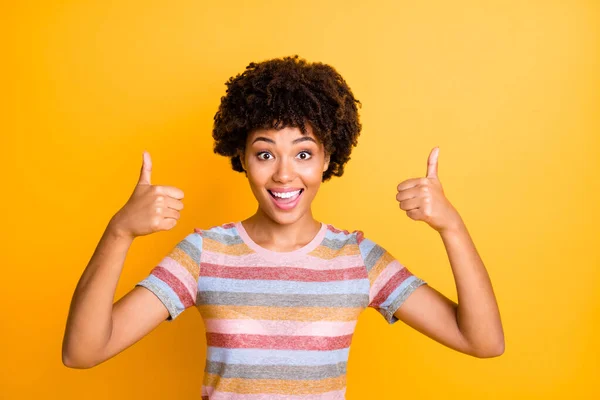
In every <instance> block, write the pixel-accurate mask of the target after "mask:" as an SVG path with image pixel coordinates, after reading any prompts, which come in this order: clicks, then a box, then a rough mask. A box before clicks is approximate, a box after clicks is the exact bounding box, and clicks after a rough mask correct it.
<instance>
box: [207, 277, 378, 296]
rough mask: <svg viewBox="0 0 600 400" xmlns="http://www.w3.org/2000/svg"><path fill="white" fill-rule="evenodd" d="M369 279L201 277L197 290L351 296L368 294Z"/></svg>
mask: <svg viewBox="0 0 600 400" xmlns="http://www.w3.org/2000/svg"><path fill="white" fill-rule="evenodd" d="M369 287H370V284H369V279H367V278H362V279H348V280H343V281H332V282H299V281H272V280H251V279H231V278H213V277H207V276H202V277H200V279H199V282H198V290H200V291H213V292H239V293H274V294H353V293H358V294H362V293H369Z"/></svg>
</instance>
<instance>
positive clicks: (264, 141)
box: [240, 124, 329, 224]
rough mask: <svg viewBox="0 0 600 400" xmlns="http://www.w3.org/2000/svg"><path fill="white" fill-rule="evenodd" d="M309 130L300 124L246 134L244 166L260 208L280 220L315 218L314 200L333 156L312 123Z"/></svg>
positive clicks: (271, 217)
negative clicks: (313, 216) (327, 151)
mask: <svg viewBox="0 0 600 400" xmlns="http://www.w3.org/2000/svg"><path fill="white" fill-rule="evenodd" d="M306 130H307V134H306V135H303V134H302V131H301V130H300V129H299V128H295V127H293V128H292V127H285V128H283V129H280V130H277V129H256V130H254V131H252V132H250V133H249V134H248V137H247V138H246V150H245V154H242V155H241V157H240V158H241V160H242V166H243V167H244V169H245V170H246V176H247V177H248V182H249V183H250V188H251V189H252V192H253V193H254V197H256V200H257V201H258V205H259V212H260V213H262V214H264V216H267V217H268V218H270V219H271V220H273V221H275V222H277V223H279V224H291V223H294V222H297V221H299V220H301V219H303V218H309V219H311V218H312V213H311V209H310V207H311V203H312V200H313V199H314V198H315V196H316V194H317V191H318V190H319V187H320V186H321V180H322V177H323V172H325V171H326V170H327V168H328V167H329V156H327V155H326V154H325V153H326V152H325V148H324V146H323V144H322V143H321V142H320V141H319V139H317V137H316V136H314V134H313V131H312V128H311V126H310V124H307V125H306Z"/></svg>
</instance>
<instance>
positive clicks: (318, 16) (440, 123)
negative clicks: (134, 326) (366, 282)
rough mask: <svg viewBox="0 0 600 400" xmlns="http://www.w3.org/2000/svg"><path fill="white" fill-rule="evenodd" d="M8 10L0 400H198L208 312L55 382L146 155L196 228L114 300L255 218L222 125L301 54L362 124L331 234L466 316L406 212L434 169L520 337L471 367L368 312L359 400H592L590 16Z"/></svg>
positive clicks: (594, 33) (222, 6)
mask: <svg viewBox="0 0 600 400" xmlns="http://www.w3.org/2000/svg"><path fill="white" fill-rule="evenodd" d="M11 3H13V4H9V2H5V3H3V5H2V6H1V7H2V9H1V11H0V15H1V16H0V19H1V20H0V22H1V23H0V30H1V31H0V33H1V34H2V35H1V36H2V38H3V39H2V41H3V42H4V45H3V46H2V48H3V51H2V53H3V61H2V66H1V67H0V68H2V70H3V71H2V74H1V78H0V79H2V85H1V87H2V88H3V90H2V93H3V96H2V105H1V111H0V112H1V113H2V116H1V121H0V123H1V124H2V128H1V132H2V141H1V142H2V144H1V146H0V147H1V148H2V157H1V158H0V159H1V161H0V163H1V164H0V171H1V174H2V178H1V179H2V180H1V183H2V187H3V189H2V196H1V198H2V202H3V204H2V214H3V216H2V242H1V243H2V255H3V260H2V265H3V274H2V290H1V293H2V294H1V296H2V299H1V301H2V311H3V312H2V313H3V317H2V322H1V324H2V329H1V339H2V352H1V353H2V356H1V362H0V369H1V370H0V388H1V392H0V397H1V398H3V399H4V398H6V399H33V398H43V399H106V398H110V399H113V400H117V399H165V398H172V399H183V398H188V399H199V398H200V387H201V382H202V373H203V368H204V357H205V346H206V342H205V338H204V324H203V322H202V320H201V318H200V316H199V314H198V313H197V311H196V310H193V309H192V310H188V311H187V312H186V313H185V314H183V315H182V316H180V317H179V318H178V319H177V320H176V321H174V322H173V323H172V324H166V323H163V324H161V325H160V326H159V327H158V328H157V329H156V330H155V331H153V332H152V333H151V334H150V335H149V336H147V337H145V338H144V339H142V340H141V341H140V342H138V343H137V344H135V345H134V346H132V347H130V348H129V349H127V350H125V351H124V352H122V353H121V354H119V355H118V356H116V357H114V358H113V359H110V360H108V361H106V362H105V363H103V364H101V365H100V366H97V367H95V368H93V369H89V370H74V369H68V368H66V367H64V366H63V365H62V363H61V343H62V337H63V332H64V327H65V322H66V317H67V313H68V308H69V303H70V301H71V296H72V294H73V290H74V288H75V286H76V284H77V281H78V279H79V277H80V276H81V273H82V272H83V270H84V268H85V266H86V265H87V262H88V261H89V258H90V256H91V254H92V253H93V251H94V249H95V247H96V244H97V242H98V240H99V238H100V236H101V235H102V232H103V231H104V228H105V227H106V223H107V222H108V220H109V219H110V217H111V216H112V215H113V214H114V213H115V212H116V211H117V210H118V209H119V208H120V207H121V206H122V205H123V204H124V202H125V201H126V200H127V199H128V197H129V195H130V194H131V191H132V190H133V188H134V185H135V183H136V182H137V179H138V176H139V169H140V166H141V163H142V151H143V150H148V151H149V152H150V154H151V156H152V160H153V163H154V169H153V176H152V183H153V184H165V185H174V186H177V187H179V188H181V189H183V190H184V191H185V204H186V209H185V210H184V211H183V213H182V218H181V220H180V222H179V224H178V225H177V226H176V227H175V228H174V229H173V230H171V231H168V232H161V233H157V234H154V235H151V236H145V237H141V238H138V239H137V240H136V241H135V242H134V244H133V246H132V248H131V250H130V252H129V255H128V257H127V260H126V263H125V267H124V270H123V273H122V276H121V279H120V281H119V284H118V288H117V297H116V299H117V298H120V297H121V296H123V295H124V294H125V293H126V292H127V291H129V290H130V289H131V288H132V287H133V286H134V284H135V283H136V282H138V281H139V280H141V279H143V278H144V277H145V276H146V275H147V274H148V272H149V271H150V269H151V268H152V267H153V266H154V265H155V264H156V263H157V262H158V261H160V259H162V257H164V255H165V254H166V253H167V252H168V251H169V250H170V249H171V248H172V246H173V245H174V244H176V243H177V242H178V241H179V240H181V238H183V237H184V236H185V235H187V234H188V233H189V232H191V230H192V229H193V228H194V227H200V228H207V227H210V226H212V225H216V224H222V223H224V222H230V221H234V220H239V219H243V218H245V217H247V216H248V215H250V214H251V213H252V212H253V211H254V210H255V207H256V204H255V202H254V199H253V197H252V193H251V191H250V189H249V187H248V185H247V183H246V181H245V178H244V176H243V174H239V173H236V172H234V171H232V170H231V169H230V167H229V160H228V159H226V158H222V157H219V156H216V155H215V154H213V153H212V137H211V129H212V123H213V116H214V113H215V112H216V110H217V107H218V104H219V101H220V98H221V96H223V95H224V94H225V85H224V83H225V82H226V80H227V79H228V78H229V77H230V76H232V75H235V74H237V73H240V72H242V71H243V70H244V69H245V67H246V65H247V64H248V63H250V62H251V61H257V62H258V61H262V60H265V59H268V58H273V57H281V56H286V55H293V54H298V55H300V56H301V57H303V58H306V59H307V60H309V61H322V62H325V63H328V64H330V65H332V66H334V67H335V68H336V69H337V70H338V71H339V72H340V73H341V74H342V75H343V76H344V78H345V79H346V80H347V82H348V83H349V85H350V87H351V88H352V90H353V91H354V94H355V95H356V97H357V98H358V99H359V100H360V101H361V102H362V103H363V107H362V109H360V114H361V122H362V123H363V131H362V134H361V137H360V138H359V145H358V147H357V148H356V149H355V150H354V152H353V154H352V160H351V161H350V163H349V164H348V165H347V169H346V172H345V175H344V176H343V177H342V178H333V179H332V181H330V182H328V183H325V184H324V185H323V186H322V188H321V192H320V193H319V195H318V196H317V198H316V199H315V202H314V203H313V210H314V213H315V216H316V217H317V218H318V219H319V220H322V221H325V222H328V223H331V224H333V225H335V226H338V227H340V228H344V229H352V230H353V229H361V230H363V231H364V232H365V234H366V235H367V236H368V237H370V238H371V239H373V240H375V241H376V242H378V243H379V244H381V245H382V246H384V247H385V248H387V249H388V250H389V251H390V252H391V253H392V254H394V255H395V256H396V257H397V258H398V259H399V260H400V261H401V262H402V263H403V264H405V265H406V266H407V267H409V269H411V270H412V271H413V272H414V273H415V274H417V275H419V276H421V277H422V278H423V279H425V280H426V281H428V283H429V284H430V285H431V286H433V287H435V288H437V289H438V290H440V291H441V292H443V293H444V294H445V295H446V296H448V297H450V298H452V299H453V300H456V290H455V285H454V280H453V276H452V272H451V269H450V265H449V262H448V258H447V255H446V252H445V249H444V247H443V243H442V241H441V239H440V237H439V235H438V234H437V232H435V231H434V230H433V229H431V228H430V227H429V226H428V225H427V224H425V223H424V222H418V221H413V220H411V219H410V218H408V217H407V216H406V214H405V212H404V211H402V210H400V209H399V207H398V203H397V202H396V200H395V195H396V191H395V187H396V185H397V184H398V183H399V182H401V181H403V180H405V179H408V178H413V177H419V176H424V175H425V173H426V166H427V156H428V155H429V152H430V150H431V149H432V148H433V147H434V146H440V156H439V177H440V180H441V182H442V184H443V186H444V190H445V193H446V196H447V197H448V199H449V200H450V201H451V202H452V204H454V206H455V207H456V208H457V209H458V211H459V212H460V213H461V215H462V217H463V219H464V221H465V222H466V224H467V227H468V229H469V231H470V233H471V235H472V237H473V239H474V241H475V244H476V246H477V249H478V251H479V252H480V254H481V256H482V258H483V260H484V263H485V265H486V267H487V269H488V271H489V274H490V276H491V278H492V282H493V285H494V289H495V292H496V296H497V299H498V302H499V305H500V309H501V314H502V321H503V325H504V329H505V335H506V352H505V353H504V355H502V356H501V357H499V358H493V359H476V358H473V357H470V356H466V355H463V354H460V353H458V352H455V351H452V350H450V349H448V348H445V347H444V346H442V345H440V344H438V343H436V342H434V341H433V340H431V339H429V338H427V337H425V336H423V335H422V334H420V333H418V332H416V331H414V330H412V329H411V328H409V327H408V326H407V325H405V324H403V323H401V322H399V323H397V324H395V325H393V326H388V325H387V324H386V323H385V321H384V320H383V318H382V317H381V316H380V315H379V314H377V313H376V311H374V310H372V309H367V310H366V311H365V312H364V313H363V314H361V317H360V320H359V323H358V326H357V330H356V333H355V335H354V337H353V342H352V346H351V351H350V360H349V365H348V391H347V398H348V399H454V398H456V399H459V398H460V399H511V400H516V399H559V398H575V399H592V398H597V397H596V396H598V395H599V393H600V391H599V389H598V382H597V380H598V376H599V373H600V368H599V365H598V362H599V350H600V345H599V337H600V323H599V320H600V295H599V293H600V291H599V290H598V284H599V283H600V282H599V276H600V275H599V273H598V270H597V268H598V265H599V264H600V263H599V257H598V247H597V246H598V244H599V243H598V242H599V240H598V239H599V234H598V227H599V226H600V225H599V223H600V219H599V211H598V210H599V207H598V205H599V204H600V199H599V179H598V178H599V177H598V172H599V171H598V170H599V162H598V156H599V150H600V146H599V144H600V143H599V136H600V135H599V133H600V130H599V125H600V124H599V122H600V116H599V111H600V107H599V106H600V99H599V96H600V90H599V89H600V74H599V73H598V71H600V65H599V62H598V61H599V59H600V57H599V49H600V43H599V37H600V34H599V26H600V21H599V19H600V18H599V15H600V12H599V11H600V4H599V3H598V2H597V1H528V2H521V1H493V2H492V1H488V2H485V1H476V0H473V1H457V2H449V1H426V2H414V1H385V2H373V3H370V2H367V1H364V0H359V1H356V0H353V1H331V2H327V1H323V0H318V1H312V0H308V1H307V0H303V1H294V2H290V1H286V2H277V1H263V0H254V1H248V2H241V1H235V2H229V1H214V2H210V3H207V2H200V1H178V2H164V1H143V2H142V1H119V2H105V1H81V2H79V1H60V2H59V1H55V2H35V1H33V2H31V1H30V2H25V1H21V2H11ZM108 3H111V4H108Z"/></svg>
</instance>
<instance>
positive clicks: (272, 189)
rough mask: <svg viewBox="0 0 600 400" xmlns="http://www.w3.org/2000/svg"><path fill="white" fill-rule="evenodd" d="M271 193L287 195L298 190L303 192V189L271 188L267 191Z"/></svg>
mask: <svg viewBox="0 0 600 400" xmlns="http://www.w3.org/2000/svg"><path fill="white" fill-rule="evenodd" d="M267 190H269V191H271V192H275V193H287V192H295V191H296V190H302V188H270V189H267Z"/></svg>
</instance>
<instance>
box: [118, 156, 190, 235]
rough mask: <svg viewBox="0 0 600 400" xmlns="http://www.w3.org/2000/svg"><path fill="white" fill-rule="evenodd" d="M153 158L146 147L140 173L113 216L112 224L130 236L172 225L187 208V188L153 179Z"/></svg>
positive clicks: (170, 227) (164, 228)
mask: <svg viewBox="0 0 600 400" xmlns="http://www.w3.org/2000/svg"><path fill="white" fill-rule="evenodd" d="M151 174H152V160H151V159H150V154H149V153H148V152H146V151H144V154H143V161H142V169H141V171H140V177H139V179H138V182H137V184H136V186H135V188H134V189H133V193H132V194H131V196H130V197H129V200H127V203H126V204H125V205H124V206H123V207H122V208H121V209H120V210H119V211H118V212H117V213H116V214H115V215H114V216H113V218H112V219H111V222H110V224H111V226H112V227H113V228H114V229H115V230H116V231H117V232H118V233H119V234H120V235H124V236H127V237H130V238H135V237H137V236H143V235H148V234H150V233H154V232H156V231H166V230H169V229H172V228H173V227H174V226H175V225H176V224H177V221H178V220H179V217H180V213H179V211H181V210H182V209H183V202H182V201H181V200H182V199H183V191H182V190H181V189H178V188H176V187H173V186H158V185H152V184H151V183H150V176H151Z"/></svg>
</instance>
